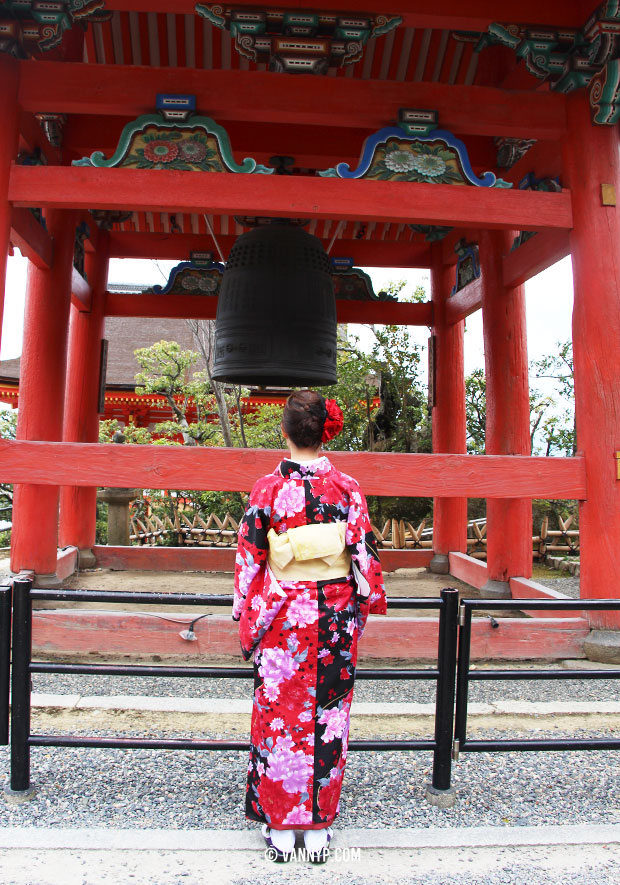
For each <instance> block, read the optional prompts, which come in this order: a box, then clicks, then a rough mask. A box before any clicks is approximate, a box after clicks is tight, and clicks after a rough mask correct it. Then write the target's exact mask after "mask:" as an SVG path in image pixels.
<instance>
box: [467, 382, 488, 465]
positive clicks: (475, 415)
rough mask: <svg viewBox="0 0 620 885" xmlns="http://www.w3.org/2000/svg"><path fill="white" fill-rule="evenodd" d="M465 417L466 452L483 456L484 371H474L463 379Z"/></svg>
mask: <svg viewBox="0 0 620 885" xmlns="http://www.w3.org/2000/svg"><path fill="white" fill-rule="evenodd" d="M465 416H466V417H465V420H466V426H467V451H468V452H471V453H472V454H474V455H483V454H484V439H485V432H486V420H487V387H486V379H485V377H484V369H474V371H473V372H472V373H471V375H467V376H466V377H465Z"/></svg>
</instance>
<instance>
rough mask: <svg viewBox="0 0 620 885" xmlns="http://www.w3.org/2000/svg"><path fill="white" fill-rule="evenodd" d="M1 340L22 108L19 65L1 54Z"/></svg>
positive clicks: (9, 57)
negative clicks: (10, 193) (13, 176)
mask: <svg viewBox="0 0 620 885" xmlns="http://www.w3.org/2000/svg"><path fill="white" fill-rule="evenodd" d="M0 83H1V84H2V87H1V88H0V120H2V126H0V337H1V336H2V317H3V313H4V288H5V282H6V260H7V255H8V250H9V235H10V233H11V212H12V207H11V204H10V203H9V202H8V200H7V194H8V189H9V176H10V174H11V163H12V162H13V160H14V159H15V157H16V155H17V146H18V142H19V105H18V103H17V88H18V85H19V63H18V61H17V59H16V58H12V57H11V56H9V55H6V54H5V53H3V52H0Z"/></svg>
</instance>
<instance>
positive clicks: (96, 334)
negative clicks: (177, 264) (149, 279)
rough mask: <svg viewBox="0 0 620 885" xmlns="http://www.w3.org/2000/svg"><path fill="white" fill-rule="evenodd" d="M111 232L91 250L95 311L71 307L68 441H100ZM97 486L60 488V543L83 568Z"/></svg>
mask: <svg viewBox="0 0 620 885" xmlns="http://www.w3.org/2000/svg"><path fill="white" fill-rule="evenodd" d="M107 246H108V235H107V233H106V232H105V231H101V232H100V234H99V239H98V247H97V251H96V252H86V254H85V271H86V276H87V279H88V281H89V283H90V286H91V291H92V299H91V309H90V311H82V310H78V308H77V306H76V305H72V306H71V311H70V314H71V315H70V322H69V344H68V352H67V380H66V387H65V405H64V425H63V435H62V438H63V440H64V441H65V442H85V443H96V442H98V440H99V411H98V400H99V381H100V366H101V341H102V338H103V331H104V322H105V315H104V306H105V294H106V287H107V280H108V263H109V262H108V251H107ZM96 510H97V489H96V487H95V486H93V487H78V486H63V487H62V488H61V490H60V524H59V532H58V538H59V545H60V546H61V547H67V546H72V547H77V548H78V550H79V551H80V565H81V567H88V565H94V562H95V560H94V557H93V555H92V547H93V545H94V544H95V529H96Z"/></svg>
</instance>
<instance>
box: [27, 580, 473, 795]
mask: <svg viewBox="0 0 620 885" xmlns="http://www.w3.org/2000/svg"><path fill="white" fill-rule="evenodd" d="M35 601H56V602H72V601H73V602H100V603H103V602H105V603H116V604H123V603H132V604H137V603H139V604H146V605H164V606H168V605H180V604H182V605H189V606H226V607H230V606H231V605H232V596H213V595H205V594H189V593H166V594H162V593H145V592H139V593H128V592H124V591H118V592H114V591H95V590H47V589H33V588H32V584H31V582H30V581H29V580H25V579H19V578H18V579H16V580H15V582H14V585H13V667H12V681H11V689H12V698H11V778H10V789H11V791H13V792H26V791H28V790H29V789H30V748H31V747H43V746H45V747H94V748H122V749H138V748H140V749H157V750H159V749H161V750H249V741H234V740H198V739H184V738H170V739H148V738H138V737H100V736H97V737H94V736H92V737H89V736H76V735H53V734H31V731H30V711H31V707H30V695H31V675H32V674H33V673H56V674H61V673H62V674H90V675H95V674H98V675H112V676H168V677H170V676H172V677H185V678H195V677H199V678H213V677H219V678H222V677H225V678H236V679H249V678H252V677H253V670H252V669H251V668H249V667H182V666H179V667H175V666H161V667H160V666H152V667H151V666H143V665H134V664H128V665H108V664H62V663H54V662H51V661H43V662H33V661H32V660H31V656H32V604H33V602H35ZM388 607H389V608H400V609H414V610H415V609H417V610H420V609H424V610H429V609H430V610H438V611H439V636H438V664H437V668H436V669H431V668H429V669H389V670H382V669H370V668H360V669H358V670H357V671H356V678H357V679H377V680H380V679H388V680H392V679H427V680H434V681H435V682H436V684H437V693H436V704H435V738H434V739H433V740H356V741H350V743H349V748H350V749H351V750H432V751H433V753H434V756H433V776H432V786H433V788H434V789H435V790H436V791H443V790H449V789H450V779H451V767H452V732H453V727H454V692H455V667H456V634H457V612H458V591H457V590H454V589H449V588H447V589H444V590H442V591H441V595H440V597H439V598H432V599H429V598H424V599H409V598H390V599H388Z"/></svg>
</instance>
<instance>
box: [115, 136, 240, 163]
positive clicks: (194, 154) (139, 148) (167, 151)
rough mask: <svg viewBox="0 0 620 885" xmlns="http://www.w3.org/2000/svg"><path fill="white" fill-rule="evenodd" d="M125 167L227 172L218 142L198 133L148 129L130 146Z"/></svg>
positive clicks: (135, 138) (133, 140) (134, 139)
mask: <svg viewBox="0 0 620 885" xmlns="http://www.w3.org/2000/svg"><path fill="white" fill-rule="evenodd" d="M123 166H134V167H135V168H137V169H164V168H165V169H182V170H185V171H190V172H198V171H199V172H225V171H226V170H225V167H224V164H223V163H222V160H221V157H220V154H219V151H218V150H217V142H216V141H215V139H214V138H211V137H208V136H206V135H204V134H203V133H198V132H196V131H194V132H192V130H189V131H178V130H174V129H170V130H168V131H166V130H163V129H157V128H156V127H155V126H147V127H146V129H144V131H143V132H138V133H136V135H135V136H134V138H133V139H132V141H131V142H130V144H129V148H128V151H127V155H126V156H125V159H124V161H123Z"/></svg>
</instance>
